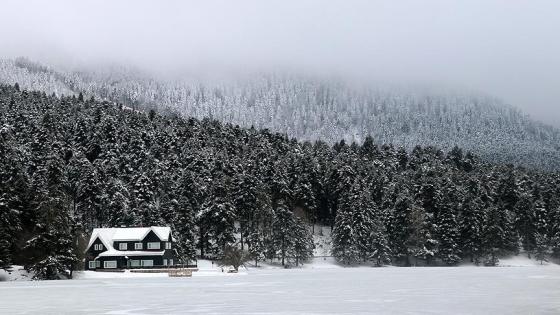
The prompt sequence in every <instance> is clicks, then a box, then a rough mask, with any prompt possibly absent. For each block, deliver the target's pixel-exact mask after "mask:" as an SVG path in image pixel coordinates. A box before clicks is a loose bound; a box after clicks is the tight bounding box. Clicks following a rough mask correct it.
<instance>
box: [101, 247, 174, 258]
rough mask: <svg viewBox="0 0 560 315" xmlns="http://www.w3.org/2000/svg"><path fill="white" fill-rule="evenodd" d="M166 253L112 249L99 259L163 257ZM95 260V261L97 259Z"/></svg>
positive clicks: (103, 253) (102, 254)
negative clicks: (113, 257)
mask: <svg viewBox="0 0 560 315" xmlns="http://www.w3.org/2000/svg"><path fill="white" fill-rule="evenodd" d="M163 253H165V251H160V252H147V251H124V250H115V249H111V250H108V251H104V252H102V253H100V254H99V255H98V256H97V258H99V257H112V256H162V255H163ZM97 258H95V259H97Z"/></svg>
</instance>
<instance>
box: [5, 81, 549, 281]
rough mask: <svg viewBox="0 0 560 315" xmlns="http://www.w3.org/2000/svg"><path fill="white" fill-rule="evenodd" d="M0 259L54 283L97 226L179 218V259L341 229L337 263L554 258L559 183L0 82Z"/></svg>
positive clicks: (269, 252) (74, 265) (287, 253)
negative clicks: (318, 229)
mask: <svg viewBox="0 0 560 315" xmlns="http://www.w3.org/2000/svg"><path fill="white" fill-rule="evenodd" d="M0 113H1V115H0V154H1V156H2V158H1V159H0V180H1V182H2V186H0V262H1V265H0V267H1V268H7V267H9V266H10V265H12V264H21V265H25V266H26V267H27V268H28V269H30V270H33V271H35V273H36V275H37V277H39V278H43V279H53V278H57V277H59V276H60V275H69V274H70V273H71V271H72V270H75V269H79V268H80V267H81V266H80V262H81V256H80V255H81V253H83V239H84V238H85V237H86V236H87V234H88V233H89V232H90V231H91V229H93V228H95V227H111V226H140V225H142V226H150V225H166V226H171V227H172V229H173V231H174V232H175V233H176V234H175V237H176V238H177V240H178V242H177V244H178V247H179V250H180V253H179V254H180V256H181V257H183V259H184V260H192V259H196V258H197V257H205V258H207V257H215V258H218V259H219V258H223V256H224V253H225V251H227V250H228V248H230V247H231V246H232V245H235V246H238V247H239V248H242V249H244V250H247V251H248V252H249V253H250V254H251V259H252V260H254V261H255V263H258V262H259V261H262V260H265V259H276V260H277V261H279V262H281V263H284V264H294V265H295V264H299V263H301V262H305V261H306V260H308V259H309V258H310V257H311V256H312V255H313V247H314V244H313V239H312V235H311V230H312V227H311V225H312V224H318V223H319V224H323V225H328V226H331V227H332V236H333V252H332V254H333V255H334V256H335V257H336V258H337V259H338V260H339V261H340V262H341V263H343V264H348V265H353V264H357V263H363V262H366V263H371V264H373V265H379V266H381V265H385V264H389V263H391V264H394V265H402V266H409V265H418V264H427V265H441V264H444V265H455V264H457V263H459V262H460V261H463V260H469V261H472V262H473V263H477V264H478V263H480V264H488V265H494V264H496V263H497V261H498V260H499V258H500V257H501V256H503V255H506V254H515V253H519V252H520V251H521V250H523V251H524V252H525V253H526V254H528V255H531V256H533V255H534V256H535V257H536V258H537V259H542V260H544V259H548V257H550V256H558V255H560V242H559V240H560V200H559V199H558V198H559V196H560V176H559V174H558V173H553V172H540V171H535V170H528V169H524V168H521V167H516V166H513V165H507V164H497V163H488V162H485V161H484V160H481V159H479V158H478V157H477V156H475V155H473V154H471V153H469V152H466V151H464V150H462V149H461V148H459V147H456V148H453V149H452V150H450V151H448V152H444V151H442V150H440V149H437V148H435V147H433V146H416V147H415V148H414V149H413V150H412V151H411V152H408V151H406V150H405V149H404V148H401V147H395V146H393V145H391V144H383V145H378V144H377V141H374V139H373V138H371V137H366V139H365V140H364V141H363V142H360V143H357V142H350V143H348V142H346V141H344V140H341V141H338V142H337V143H336V144H334V145H332V146H331V145H329V144H328V143H326V142H322V141H316V142H301V141H297V140H296V139H292V138H290V137H288V136H287V135H286V134H280V133H274V132H271V131H269V130H268V129H257V128H242V127H239V126H237V125H233V124H230V123H222V122H219V121H217V120H213V119H203V120H198V119H196V118H183V117H182V116H180V115H170V114H165V115H162V114H160V113H158V112H156V111H147V112H143V111H134V110H131V109H127V108H126V107H124V106H123V105H122V104H114V103H111V102H106V101H95V100H94V99H92V98H90V97H88V96H87V93H86V96H85V97H83V98H79V97H75V96H65V97H56V96H54V95H51V96H48V95H47V94H46V93H45V92H39V91H27V90H25V89H23V88H21V87H20V86H19V85H18V86H0Z"/></svg>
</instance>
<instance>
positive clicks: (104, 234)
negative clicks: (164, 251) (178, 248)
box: [87, 226, 171, 251]
mask: <svg viewBox="0 0 560 315" xmlns="http://www.w3.org/2000/svg"><path fill="white" fill-rule="evenodd" d="M150 231H153V232H154V233H155V234H156V235H157V237H158V238H159V239H160V240H161V241H163V242H167V241H169V235H170V234H171V228H170V227H164V226H151V227H139V228H98V229H93V232H92V233H91V237H90V238H89V243H88V246H87V249H89V248H90V247H91V245H92V244H93V242H95V240H96V239H97V238H99V240H101V242H102V243H103V245H105V247H106V248H107V251H111V250H115V249H114V248H113V242H115V241H141V240H143V239H144V238H145V237H146V235H148V233H150Z"/></svg>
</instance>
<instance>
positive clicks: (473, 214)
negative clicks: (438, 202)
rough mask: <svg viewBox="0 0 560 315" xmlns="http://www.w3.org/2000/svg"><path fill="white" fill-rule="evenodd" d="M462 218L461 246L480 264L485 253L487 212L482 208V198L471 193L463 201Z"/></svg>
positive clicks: (473, 260) (472, 260) (463, 251)
mask: <svg viewBox="0 0 560 315" xmlns="http://www.w3.org/2000/svg"><path fill="white" fill-rule="evenodd" d="M462 213H463V215H462V220H461V231H460V233H461V248H462V250H461V251H462V253H463V254H464V255H467V256H468V257H470V259H471V262H474V263H476V264H477V265H478V264H479V259H480V257H481V256H482V254H483V248H482V245H483V235H482V233H483V228H484V224H485V222H486V214H485V213H484V211H483V209H482V200H480V198H478V197H475V196H473V195H471V194H469V195H468V196H467V198H466V199H465V201H464V202H463V209H462Z"/></svg>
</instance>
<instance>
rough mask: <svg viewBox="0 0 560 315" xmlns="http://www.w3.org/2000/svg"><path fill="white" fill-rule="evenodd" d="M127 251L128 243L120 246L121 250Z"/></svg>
mask: <svg viewBox="0 0 560 315" xmlns="http://www.w3.org/2000/svg"><path fill="white" fill-rule="evenodd" d="M127 249H128V246H127V244H126V243H120V244H119V250H127Z"/></svg>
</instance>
